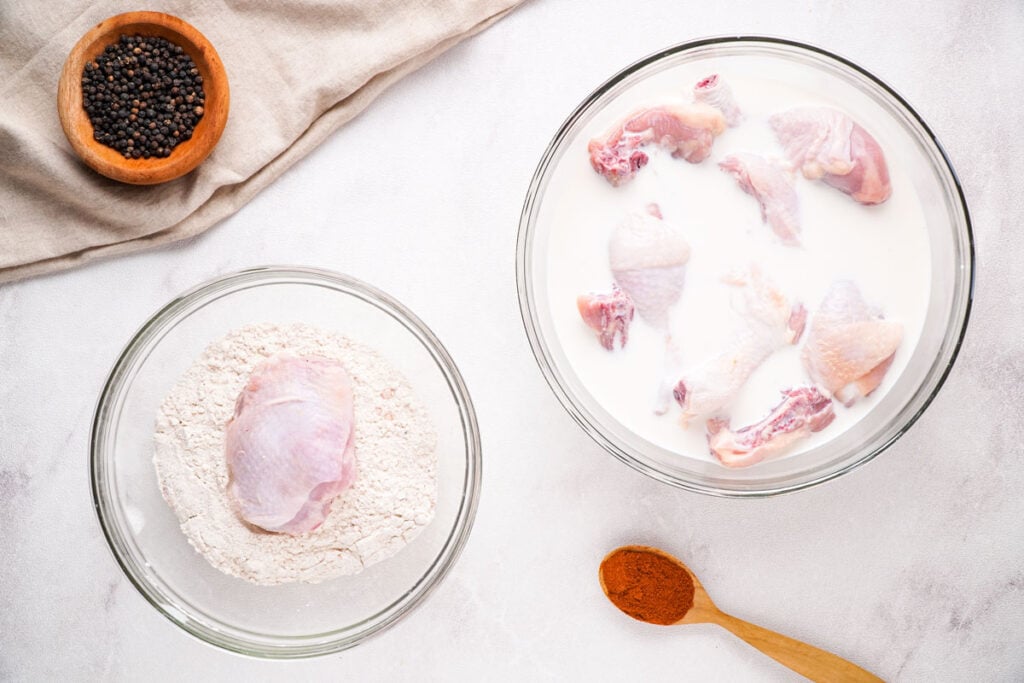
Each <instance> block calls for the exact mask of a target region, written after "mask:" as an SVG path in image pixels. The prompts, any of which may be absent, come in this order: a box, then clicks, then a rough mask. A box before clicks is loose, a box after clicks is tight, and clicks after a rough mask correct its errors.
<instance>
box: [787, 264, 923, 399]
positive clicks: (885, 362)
mask: <svg viewBox="0 0 1024 683" xmlns="http://www.w3.org/2000/svg"><path fill="white" fill-rule="evenodd" d="M902 340H903V326H902V325H901V324H900V323H897V322H890V321H888V320H884V319H883V318H882V314H881V313H880V312H879V311H877V310H874V309H872V308H869V307H868V305H867V304H866V303H865V302H864V297H863V296H862V295H861V293H860V290H859V289H858V288H857V285H855V284H854V283H852V282H850V281H848V280H840V281H839V282H836V283H835V284H833V285H832V287H831V288H830V289H829V290H828V293H827V294H826V295H825V300H824V301H823V302H822V303H821V308H820V309H818V311H817V313H815V314H814V319H813V320H812V321H811V329H810V332H809V333H808V335H807V344H806V345H804V350H803V363H804V368H806V369H807V373H808V374H809V375H810V376H811V379H813V380H814V381H815V382H817V383H818V384H820V385H821V386H823V387H824V388H825V389H827V390H828V391H830V392H831V393H832V395H833V396H835V397H836V398H837V399H838V400H840V401H841V402H842V403H843V404H844V405H847V406H849V405H852V404H853V403H854V402H855V401H856V400H857V399H858V398H860V397H861V396H867V395H868V394H870V393H871V392H872V391H874V390H875V389H877V388H878V385H879V384H881V383H882V379H883V378H884V377H885V373H886V371H887V370H888V369H889V366H890V365H892V359H893V356H895V354H896V349H898V348H899V345H900V342H901V341H902Z"/></svg>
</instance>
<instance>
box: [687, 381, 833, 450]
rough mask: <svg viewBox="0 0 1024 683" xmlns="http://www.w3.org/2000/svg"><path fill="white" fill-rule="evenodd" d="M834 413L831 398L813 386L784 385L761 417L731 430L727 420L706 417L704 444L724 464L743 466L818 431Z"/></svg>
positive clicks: (826, 424) (786, 447)
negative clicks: (778, 398) (777, 399)
mask: <svg viewBox="0 0 1024 683" xmlns="http://www.w3.org/2000/svg"><path fill="white" fill-rule="evenodd" d="M835 416H836V415H835V412H834V411H833V409H832V399H830V398H829V397H828V396H825V395H824V394H823V393H821V391H819V390H818V389H817V387H795V388H793V389H786V390H785V391H783V392H782V402H781V403H780V404H779V405H777V406H775V407H774V408H772V410H771V412H770V413H769V414H768V415H766V416H765V417H764V419H762V420H760V421H759V422H755V423H754V424H752V425H749V426H747V427H743V428H742V429H739V430H737V431H735V432H734V431H731V430H730V429H729V422H728V421H727V420H721V419H711V420H708V423H707V430H708V446H709V447H710V448H711V452H712V454H714V456H715V457H716V458H718V460H719V462H721V463H722V464H723V465H725V466H726V467H747V466H749V465H753V464H755V463H758V462H761V461H762V460H764V459H766V458H770V457H772V456H775V455H778V454H780V453H782V452H784V451H785V450H787V449H788V448H789V447H790V446H791V445H793V444H794V443H795V442H797V441H799V440H801V439H803V438H806V437H807V436H809V435H810V434H812V433H814V432H820V431H821V430H822V429H824V428H825V427H827V426H828V425H829V424H831V423H832V420H833V419H834V418H835Z"/></svg>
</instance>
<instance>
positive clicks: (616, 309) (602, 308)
mask: <svg viewBox="0 0 1024 683" xmlns="http://www.w3.org/2000/svg"><path fill="white" fill-rule="evenodd" d="M576 308H577V309H579V312H580V317H582V318H583V322H585V323H586V324H587V326H588V327H590V329H592V330H594V332H596V333H597V338H598V340H599V341H600V342H601V346H603V347H604V348H606V349H608V350H609V351H611V350H613V349H614V348H615V339H616V337H618V339H619V348H620V349H621V348H625V346H626V342H627V341H629V324H630V323H631V322H633V313H634V312H635V308H636V307H635V306H634V305H633V300H632V299H630V298H629V295H628V294H626V293H625V292H623V291H622V290H621V289H619V288H618V286H616V285H614V284H613V285H612V293H611V294H596V293H593V292H592V293H590V294H580V295H579V296H578V297H576Z"/></svg>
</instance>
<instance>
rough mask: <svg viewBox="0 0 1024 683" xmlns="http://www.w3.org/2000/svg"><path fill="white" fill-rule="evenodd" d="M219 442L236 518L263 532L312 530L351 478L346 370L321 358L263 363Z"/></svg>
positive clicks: (352, 453)
mask: <svg viewBox="0 0 1024 683" xmlns="http://www.w3.org/2000/svg"><path fill="white" fill-rule="evenodd" d="M225 437H226V444H227V446H226V452H227V462H228V473H229V476H230V479H229V482H228V493H229V494H230V497H231V499H232V502H233V504H234V505H235V509H236V511H237V512H238V514H239V516H240V517H241V518H242V519H244V520H245V521H246V522H249V523H250V524H253V525H255V526H258V527H260V528H262V529H266V530H267V531H275V532H283V533H287V534H292V535H298V534H301V533H305V532H307V531H312V530H313V529H316V528H317V527H318V526H320V524H321V523H322V522H323V521H324V519H326V518H327V515H328V513H329V512H330V510H331V503H332V502H333V501H334V499H335V497H336V496H337V495H338V494H340V493H341V492H343V491H344V490H345V489H347V488H348V487H349V486H350V485H351V484H352V481H353V479H355V473H356V472H355V449H354V446H353V411H352V385H351V382H350V380H349V376H348V373H347V372H345V368H344V367H342V365H341V363H339V362H337V361H334V360H327V359H325V358H317V357H304V358H297V357H294V356H289V355H277V356H274V357H272V358H270V359H269V360H267V361H266V362H264V363H263V364H262V365H260V366H259V367H258V368H256V369H255V370H254V371H253V373H252V375H251V376H250V377H249V381H248V383H247V384H246V385H245V388H244V389H242V393H241V394H240V395H239V396H238V402H237V403H236V404H235V415H234V417H232V418H231V420H230V421H228V425H227V431H226V434H225Z"/></svg>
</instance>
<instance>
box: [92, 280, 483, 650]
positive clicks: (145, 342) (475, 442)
mask: <svg viewBox="0 0 1024 683" xmlns="http://www.w3.org/2000/svg"><path fill="white" fill-rule="evenodd" d="M275 282H276V283H282V282H291V283H299V284H302V283H306V284H316V285H319V286H327V287H329V288H331V289H334V290H335V291H338V292H339V293H342V294H346V295H350V296H355V297H357V298H359V299H361V300H362V301H364V302H366V303H369V304H371V305H373V306H375V307H376V308H378V309H379V310H381V311H382V312H384V313H387V314H388V315H390V316H391V317H392V318H393V319H394V320H396V321H397V322H398V323H400V324H401V325H402V326H403V327H405V328H406V330H408V331H409V332H410V333H411V334H412V335H413V336H414V337H416V339H417V340H418V341H419V342H420V343H421V344H422V345H423V347H424V349H425V350H426V351H427V352H428V353H429V354H430V356H431V357H432V358H433V360H434V362H435V363H436V364H437V366H438V369H439V370H440V371H441V373H442V374H443V375H444V378H445V380H446V382H447V384H448V388H449V390H450V391H451V392H452V398H453V399H454V401H455V403H456V406H457V408H458V412H459V419H460V422H461V425H462V435H463V444H464V450H465V458H466V471H465V474H464V476H463V481H462V491H461V494H460V500H459V508H458V512H457V514H456V516H455V520H454V523H453V525H452V528H451V530H450V531H449V533H448V537H447V539H446V540H445V542H444V545H443V546H442V548H441V550H440V552H439V553H438V555H437V556H436V557H434V559H433V561H432V562H431V563H430V565H429V566H428V567H427V569H426V570H425V572H424V573H423V574H422V575H421V576H420V577H419V579H417V581H416V583H414V584H413V586H412V587H411V588H410V589H409V590H407V591H405V592H404V593H402V595H400V596H399V597H398V598H396V599H395V600H394V601H392V602H391V603H390V604H388V605H387V606H385V607H384V608H382V609H381V610H380V611H378V612H377V613H375V614H373V615H371V616H369V617H366V618H364V619H362V620H361V621H358V622H356V623H354V624H351V625H347V626H345V627H344V628H340V629H334V630H332V631H327V632H324V633H316V634H309V635H302V636H272V637H268V636H265V635H262V634H256V633H254V632H251V631H247V630H245V629H240V628H233V629H232V631H231V633H228V632H225V631H224V630H221V629H218V628H215V627H211V626H209V625H207V624H206V623H203V622H202V621H201V620H197V619H195V618H192V616H191V615H190V613H189V612H188V611H187V610H183V609H182V608H180V607H179V606H178V605H176V604H174V603H173V602H172V601H171V600H169V599H167V598H166V597H165V596H164V595H163V594H162V593H161V592H160V591H158V590H156V589H155V588H154V587H153V586H152V585H151V583H150V581H149V580H148V579H147V578H146V575H145V572H144V571H142V570H141V569H140V568H139V567H138V566H137V563H136V562H134V561H133V560H132V559H131V552H130V551H129V550H128V549H127V547H126V543H125V539H124V536H125V534H124V528H123V525H121V524H118V523H117V521H118V520H117V519H116V516H115V515H114V514H113V512H112V509H113V508H115V507H116V505H117V504H116V502H114V501H111V500H109V497H108V495H107V488H108V487H107V484H106V477H107V475H108V469H111V468H109V466H108V463H106V462H105V461H104V460H103V458H102V457H101V452H102V451H101V449H102V447H103V445H104V443H105V441H106V439H107V438H108V437H109V436H110V433H111V431H112V430H111V427H112V425H113V424H114V423H113V422H112V421H111V420H110V419H109V416H110V412H111V410H113V409H114V408H116V407H118V406H116V405H115V401H116V398H117V396H118V391H119V390H120V389H123V380H124V378H125V377H126V376H127V374H128V372H129V371H130V370H131V369H133V368H134V367H136V366H137V365H138V363H139V362H141V361H143V360H145V358H146V357H147V356H148V351H149V350H151V349H152V348H153V347H154V346H155V345H156V344H158V343H159V342H160V339H161V338H162V335H160V336H155V335H158V334H160V333H161V332H163V331H166V330H167V329H169V327H170V326H172V325H173V323H175V322H177V321H178V320H180V319H182V318H181V317H180V315H181V314H182V313H191V312H192V310H191V306H193V305H194V304H197V303H200V302H202V301H204V300H206V299H209V297H211V296H212V295H215V294H217V293H218V292H223V293H224V294H230V293H232V292H233V291H237V289H233V287H235V286H236V285H242V284H246V283H248V284H249V287H254V286H262V285H266V284H274V283H275ZM249 287H246V289H247V288H249ZM216 298H219V297H216ZM212 300H215V299H210V301H212ZM482 465H483V462H482V452H481V440H480V430H479V426H478V423H477V418H476V411H475V409H474V406H473V402H472V399H471V397H470V395H469V390H468V388H467V387H466V384H465V381H464V380H463V378H462V375H461V374H460V373H459V370H458V368H457V366H456V365H455V362H454V361H453V360H452V358H451V356H450V355H449V353H448V351H447V349H446V348H445V347H444V345H443V344H442V343H441V342H440V340H439V339H438V338H437V337H436V336H435V335H434V333H433V332H432V331H431V330H430V328H428V327H427V326H426V325H425V324H424V323H423V321H422V320H420V319H419V317H417V316H416V315H415V314H414V313H413V312H412V311H410V310H409V309H408V308H406V307H405V306H404V305H403V304H401V303H400V302H399V301H398V300H397V299H395V298H393V297H391V296H390V295H388V294H386V293H384V292H383V291H381V290H379V289H377V288H376V287H373V286H372V285H369V284H367V283H365V282H363V281H361V280H359V279H357V278H354V277H351V276H348V275H343V274H340V273H335V272H332V271H328V270H324V269H320V268H308V267H303V266H284V265H267V266H259V267H254V268H246V269H244V270H240V271H236V272H233V273H229V274H227V275H222V276H218V277H215V278H211V279H209V280H206V281H205V282H202V283H200V284H198V285H196V286H194V287H192V288H191V289H189V290H187V291H185V292H183V293H182V294H180V295H178V296H176V297H174V298H173V299H172V300H171V301H170V302H168V303H167V304H165V305H164V306H162V307H161V308H159V309H158V310H157V311H156V312H155V313H153V314H152V315H150V316H149V317H148V318H147V319H146V321H145V322H144V323H143V324H142V326H141V327H139V329H138V330H137V331H136V332H135V333H134V334H133V335H132V337H131V339H130V340H129V341H128V343H127V344H126V345H125V346H124V348H123V349H122V350H121V352H120V353H119V354H118V357H117V360H116V361H115V362H114V365H113V366H112V368H111V370H110V372H109V373H108V374H107V378H106V380H105V381H104V386H103V389H102V391H101V392H100V395H99V398H98V399H97V402H96V407H95V410H94V412H93V421H92V428H91V433H90V440H89V480H90V489H91V492H92V500H93V510H94V511H95V513H96V519H97V521H98V522H99V525H100V529H101V531H102V532H103V536H104V538H105V540H106V542H107V547H108V548H109V550H110V552H111V554H112V555H113V556H114V560H115V561H116V562H117V564H118V566H120V568H121V570H122V572H123V573H124V575H125V576H126V577H127V578H128V580H129V582H131V584H132V585H133V586H134V587H135V589H136V590H137V591H138V592H139V593H140V594H141V595H142V597H143V598H144V599H145V600H146V601H147V602H148V603H149V604H150V605H152V606H153V607H154V608H155V609H156V610H157V612H159V613H160V614H161V615H163V616H164V617H165V618H166V619H168V620H169V621H171V622H172V623H173V624H175V625H176V626H178V627H179V628H181V629H182V630H184V631H185V632H186V633H189V634H190V635H192V636H194V637H196V638H198V639H199V640H201V641H203V642H205V643H207V644H209V645H212V646H215V647H219V648H221V649H224V650H228V651H231V652H234V653H237V654H242V655H248V656H251V657H259V658H265V659H300V658H308V657H317V656H322V655H327V654H333V653H336V652H340V651H342V650H346V649H348V648H350V647H353V646H355V645H357V644H359V643H361V642H363V641H364V640H365V639H367V638H369V637H371V636H374V635H377V634H379V633H381V632H383V631H385V630H387V629H388V628H390V627H391V626H393V625H394V624H395V623H397V621H398V620H400V619H401V618H402V617H404V616H405V615H407V614H408V613H409V612H411V611H412V610H413V609H414V608H415V607H417V606H419V605H420V604H422V602H423V600H424V599H425V598H426V597H427V596H428V595H430V594H431V593H432V592H433V591H434V589H436V588H437V586H438V585H439V584H440V583H441V581H442V580H443V579H444V577H445V576H446V575H447V574H448V572H449V570H450V569H451V567H452V566H453V565H454V563H455V562H456V560H457V559H458V558H459V556H460V555H461V553H462V551H463V549H464V548H465V545H466V542H467V541H468V539H469V535H470V532H471V531H472V528H473V524H474V521H475V519H476V511H477V507H478V505H479V499H480V488H481V483H482V476H481V474H482ZM111 471H112V470H111ZM129 535H130V534H129ZM353 629H357V630H355V631H353ZM238 634H251V635H253V636H257V637H258V638H259V642H256V641H255V640H251V639H246V638H245V637H244V636H240V635H238ZM270 641H274V642H273V643H271V642H270Z"/></svg>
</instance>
